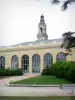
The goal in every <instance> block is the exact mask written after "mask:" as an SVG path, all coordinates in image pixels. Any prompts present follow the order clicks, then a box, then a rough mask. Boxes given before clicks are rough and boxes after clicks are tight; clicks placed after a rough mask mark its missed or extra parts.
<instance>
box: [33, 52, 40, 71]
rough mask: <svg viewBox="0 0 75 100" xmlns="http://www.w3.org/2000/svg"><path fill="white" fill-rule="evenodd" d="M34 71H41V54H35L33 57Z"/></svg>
mask: <svg viewBox="0 0 75 100" xmlns="http://www.w3.org/2000/svg"><path fill="white" fill-rule="evenodd" d="M32 72H40V56H39V55H38V54H34V55H33V57H32Z"/></svg>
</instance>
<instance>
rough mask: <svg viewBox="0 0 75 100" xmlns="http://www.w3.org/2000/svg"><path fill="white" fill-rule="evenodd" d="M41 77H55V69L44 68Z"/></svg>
mask: <svg viewBox="0 0 75 100" xmlns="http://www.w3.org/2000/svg"><path fill="white" fill-rule="evenodd" d="M41 75H54V72H53V67H46V68H44V69H43V71H42V73H41Z"/></svg>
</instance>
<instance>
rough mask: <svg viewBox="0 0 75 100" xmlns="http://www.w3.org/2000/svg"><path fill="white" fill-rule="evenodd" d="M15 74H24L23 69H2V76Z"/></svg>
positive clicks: (0, 70)
mask: <svg viewBox="0 0 75 100" xmlns="http://www.w3.org/2000/svg"><path fill="white" fill-rule="evenodd" d="M14 75H23V70H22V69H21V68H18V69H12V70H10V69H9V68H8V69H4V68H3V69H0V76H14Z"/></svg>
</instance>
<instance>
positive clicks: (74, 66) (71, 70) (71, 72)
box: [67, 62, 75, 82]
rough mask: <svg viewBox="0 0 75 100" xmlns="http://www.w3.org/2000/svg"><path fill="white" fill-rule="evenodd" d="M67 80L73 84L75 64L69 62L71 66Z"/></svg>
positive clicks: (74, 80)
mask: <svg viewBox="0 0 75 100" xmlns="http://www.w3.org/2000/svg"><path fill="white" fill-rule="evenodd" d="M67 79H68V80H70V81H72V82H75V62H71V66H70V67H69V69H68V71H67Z"/></svg>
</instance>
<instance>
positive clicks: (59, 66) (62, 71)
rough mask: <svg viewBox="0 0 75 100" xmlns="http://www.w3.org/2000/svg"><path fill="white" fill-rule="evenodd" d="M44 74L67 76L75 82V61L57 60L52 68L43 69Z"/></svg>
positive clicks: (66, 77)
mask: <svg viewBox="0 0 75 100" xmlns="http://www.w3.org/2000/svg"><path fill="white" fill-rule="evenodd" d="M41 74H42V75H55V76H56V77H59V78H65V79H67V80H70V81H72V82H75V62H72V61H57V62H56V63H54V64H53V65H52V66H51V68H50V67H46V68H44V69H43V72H42V73H41Z"/></svg>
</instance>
